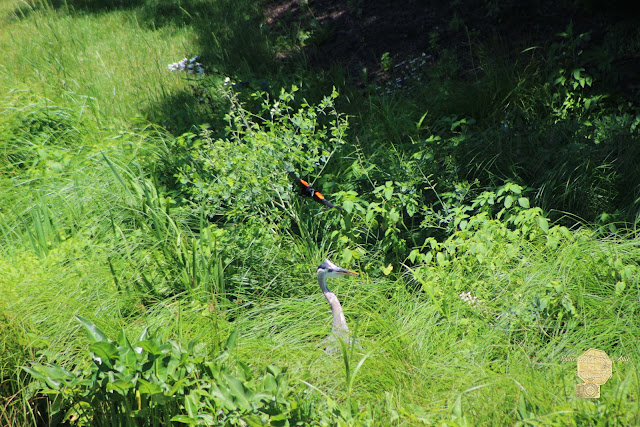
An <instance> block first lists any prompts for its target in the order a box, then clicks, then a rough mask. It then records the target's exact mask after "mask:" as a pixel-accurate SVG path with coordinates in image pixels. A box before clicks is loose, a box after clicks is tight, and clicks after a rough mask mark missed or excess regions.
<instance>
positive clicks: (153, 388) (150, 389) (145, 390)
mask: <svg viewBox="0 0 640 427" xmlns="http://www.w3.org/2000/svg"><path fill="white" fill-rule="evenodd" d="M138 384H139V386H138V390H140V393H142V394H147V395H153V394H160V393H162V387H160V385H159V384H157V383H152V382H149V381H147V380H145V379H142V378H139V379H138Z"/></svg>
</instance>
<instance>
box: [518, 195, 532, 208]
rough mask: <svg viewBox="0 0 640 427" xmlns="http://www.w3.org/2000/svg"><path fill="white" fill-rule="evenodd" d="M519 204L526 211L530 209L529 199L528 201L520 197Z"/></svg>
mask: <svg viewBox="0 0 640 427" xmlns="http://www.w3.org/2000/svg"><path fill="white" fill-rule="evenodd" d="M518 204H519V205H520V206H522V207H523V208H525V209H529V199H527V198H526V197H520V198H519V199H518Z"/></svg>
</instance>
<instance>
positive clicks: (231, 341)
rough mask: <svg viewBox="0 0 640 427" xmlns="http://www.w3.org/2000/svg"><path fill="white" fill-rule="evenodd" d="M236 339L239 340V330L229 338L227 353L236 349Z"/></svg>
mask: <svg viewBox="0 0 640 427" xmlns="http://www.w3.org/2000/svg"><path fill="white" fill-rule="evenodd" d="M236 338H238V328H236V329H234V330H233V332H231V334H230V335H229V338H227V342H226V344H225V345H224V349H225V350H226V351H231V350H233V349H234V348H235V347H236Z"/></svg>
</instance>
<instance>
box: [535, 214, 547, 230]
mask: <svg viewBox="0 0 640 427" xmlns="http://www.w3.org/2000/svg"><path fill="white" fill-rule="evenodd" d="M536 219H537V221H538V225H539V226H540V229H541V230H542V232H543V233H544V234H547V233H548V232H549V220H548V219H547V218H544V217H541V216H539V217H537V218H536Z"/></svg>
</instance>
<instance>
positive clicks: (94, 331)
mask: <svg viewBox="0 0 640 427" xmlns="http://www.w3.org/2000/svg"><path fill="white" fill-rule="evenodd" d="M76 319H77V320H78V321H79V322H80V323H82V326H84V328H85V330H86V331H87V338H88V339H89V341H90V342H100V341H109V338H107V335H106V334H105V333H104V332H102V330H101V329H100V328H98V327H97V326H96V325H95V324H93V323H91V322H90V321H89V320H87V319H85V318H84V317H81V316H76Z"/></svg>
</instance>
